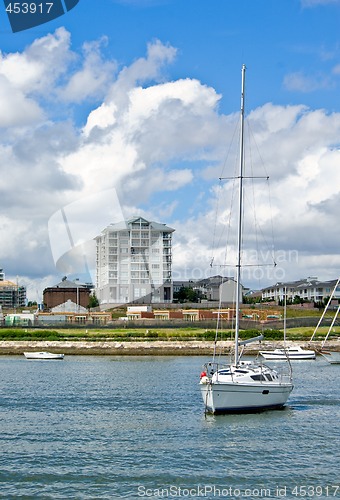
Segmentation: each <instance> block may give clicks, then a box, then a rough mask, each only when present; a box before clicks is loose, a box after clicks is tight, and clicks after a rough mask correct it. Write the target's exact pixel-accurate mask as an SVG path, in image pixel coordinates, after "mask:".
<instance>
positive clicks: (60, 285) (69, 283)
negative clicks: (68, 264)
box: [46, 277, 87, 290]
mask: <svg viewBox="0 0 340 500" xmlns="http://www.w3.org/2000/svg"><path fill="white" fill-rule="evenodd" d="M51 288H87V286H86V285H83V284H82V283H79V282H78V281H77V282H76V281H70V280H68V279H67V278H66V277H65V278H63V279H62V280H61V282H60V283H58V284H57V285H54V286H50V287H48V288H46V290H50V289H51Z"/></svg>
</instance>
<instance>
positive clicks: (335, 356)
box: [309, 278, 340, 365]
mask: <svg viewBox="0 0 340 500" xmlns="http://www.w3.org/2000/svg"><path fill="white" fill-rule="evenodd" d="M339 283H340V278H338V279H337V282H336V283H335V286H334V288H333V290H332V293H331V295H330V297H329V299H328V302H327V304H326V307H325V309H324V311H323V313H322V315H321V317H320V319H319V321H318V324H317V325H316V327H315V330H314V332H313V335H312V336H311V339H310V341H309V342H312V341H313V339H314V337H315V335H316V332H317V330H318V328H319V326H320V325H321V323H322V320H323V318H324V316H325V314H326V312H327V311H328V308H329V306H330V304H331V302H332V299H333V296H334V294H335V291H336V289H337V287H338V285H339ZM339 311H340V304H339V305H338V308H337V310H336V313H335V314H334V317H333V320H332V322H331V324H330V327H329V329H328V332H327V334H326V336H325V338H324V340H323V341H322V343H321V349H320V350H319V351H318V352H319V354H321V355H322V356H323V357H324V358H325V359H326V360H327V361H328V363H330V364H331V365H339V364H340V352H334V351H330V350H328V349H327V348H326V343H327V341H328V337H329V335H330V333H331V331H332V329H333V326H334V323H335V321H336V318H337V317H338V314H339Z"/></svg>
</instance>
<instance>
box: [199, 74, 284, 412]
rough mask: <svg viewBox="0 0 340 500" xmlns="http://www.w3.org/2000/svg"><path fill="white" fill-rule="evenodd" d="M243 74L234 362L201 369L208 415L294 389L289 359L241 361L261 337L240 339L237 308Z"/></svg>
mask: <svg viewBox="0 0 340 500" xmlns="http://www.w3.org/2000/svg"><path fill="white" fill-rule="evenodd" d="M245 73H246V67H245V65H243V66H242V84H241V116H240V159H239V176H238V182H239V203H238V236H237V266H236V301H235V302H236V304H235V310H236V319H235V341H234V351H235V352H234V359H233V360H231V362H230V363H220V362H219V361H216V359H215V355H214V357H213V359H212V361H211V362H209V363H207V364H206V365H205V366H204V370H203V371H202V372H201V375H200V390H201V395H202V398H203V402H204V405H205V409H206V411H207V412H210V413H213V414H219V413H233V412H249V411H263V410H268V409H278V408H281V407H282V406H284V405H285V403H286V402H287V400H288V397H289V394H290V393H291V391H292V389H293V382H292V371H291V366H290V363H289V360H288V366H289V370H288V372H287V373H285V372H284V371H282V370H280V371H279V370H275V369H273V368H271V367H269V366H267V365H265V364H263V363H262V362H260V361H257V360H255V361H248V360H242V354H243V350H244V347H245V345H246V344H248V343H249V342H253V341H256V340H260V339H261V338H262V336H259V337H255V338H253V339H249V340H245V341H240V340H239V330H240V325H239V308H240V303H241V293H242V292H241V286H240V284H241V253H242V224H243V220H242V219H243V179H244V174H243V170H244V168H243V167H244V165H243V164H244V102H245ZM241 346H242V350H241V352H240V350H239V348H240V347H241Z"/></svg>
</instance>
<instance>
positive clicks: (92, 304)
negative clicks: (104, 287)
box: [87, 292, 99, 309]
mask: <svg viewBox="0 0 340 500" xmlns="http://www.w3.org/2000/svg"><path fill="white" fill-rule="evenodd" d="M98 306H99V300H98V299H97V296H96V293H95V292H93V293H92V294H91V295H90V297H89V305H88V306H87V307H88V309H92V308H93V307H98Z"/></svg>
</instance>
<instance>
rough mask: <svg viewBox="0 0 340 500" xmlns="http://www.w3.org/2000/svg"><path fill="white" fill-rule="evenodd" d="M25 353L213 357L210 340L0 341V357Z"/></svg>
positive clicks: (226, 344) (252, 351)
mask: <svg viewBox="0 0 340 500" xmlns="http://www.w3.org/2000/svg"><path fill="white" fill-rule="evenodd" d="M282 345H283V342H271V341H265V342H262V343H261V344H260V345H259V344H258V343H256V344H254V346H251V345H248V346H247V349H246V350H245V355H247V354H249V355H256V354H258V352H259V351H260V350H268V349H269V350H271V349H276V348H277V347H282ZM287 345H288V346H293V345H300V346H301V347H303V348H308V347H309V348H311V349H314V350H316V351H317V350H320V348H321V342H313V343H312V345H311V346H308V343H307V342H292V341H290V342H287ZM233 346H234V343H233V341H230V340H228V341H219V342H218V344H217V349H218V350H222V352H224V353H226V354H228V353H230V351H231V350H232V348H233ZM327 349H330V350H332V351H336V352H339V351H340V342H332V343H328V345H327ZM26 351H50V352H54V353H57V352H59V353H60V352H62V353H64V354H65V355H97V356H103V355H108V356H117V355H121V356H208V355H211V354H213V351H214V342H212V341H203V340H202V341H197V340H192V341H188V340H187V341H171V340H164V341H162V340H155V341H139V342H136V341H129V342H117V341H107V342H105V341H104V342H84V341H65V342H63V341H54V342H53V341H52V342H51V341H11V340H5V341H0V355H21V354H23V353H24V352H26Z"/></svg>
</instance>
